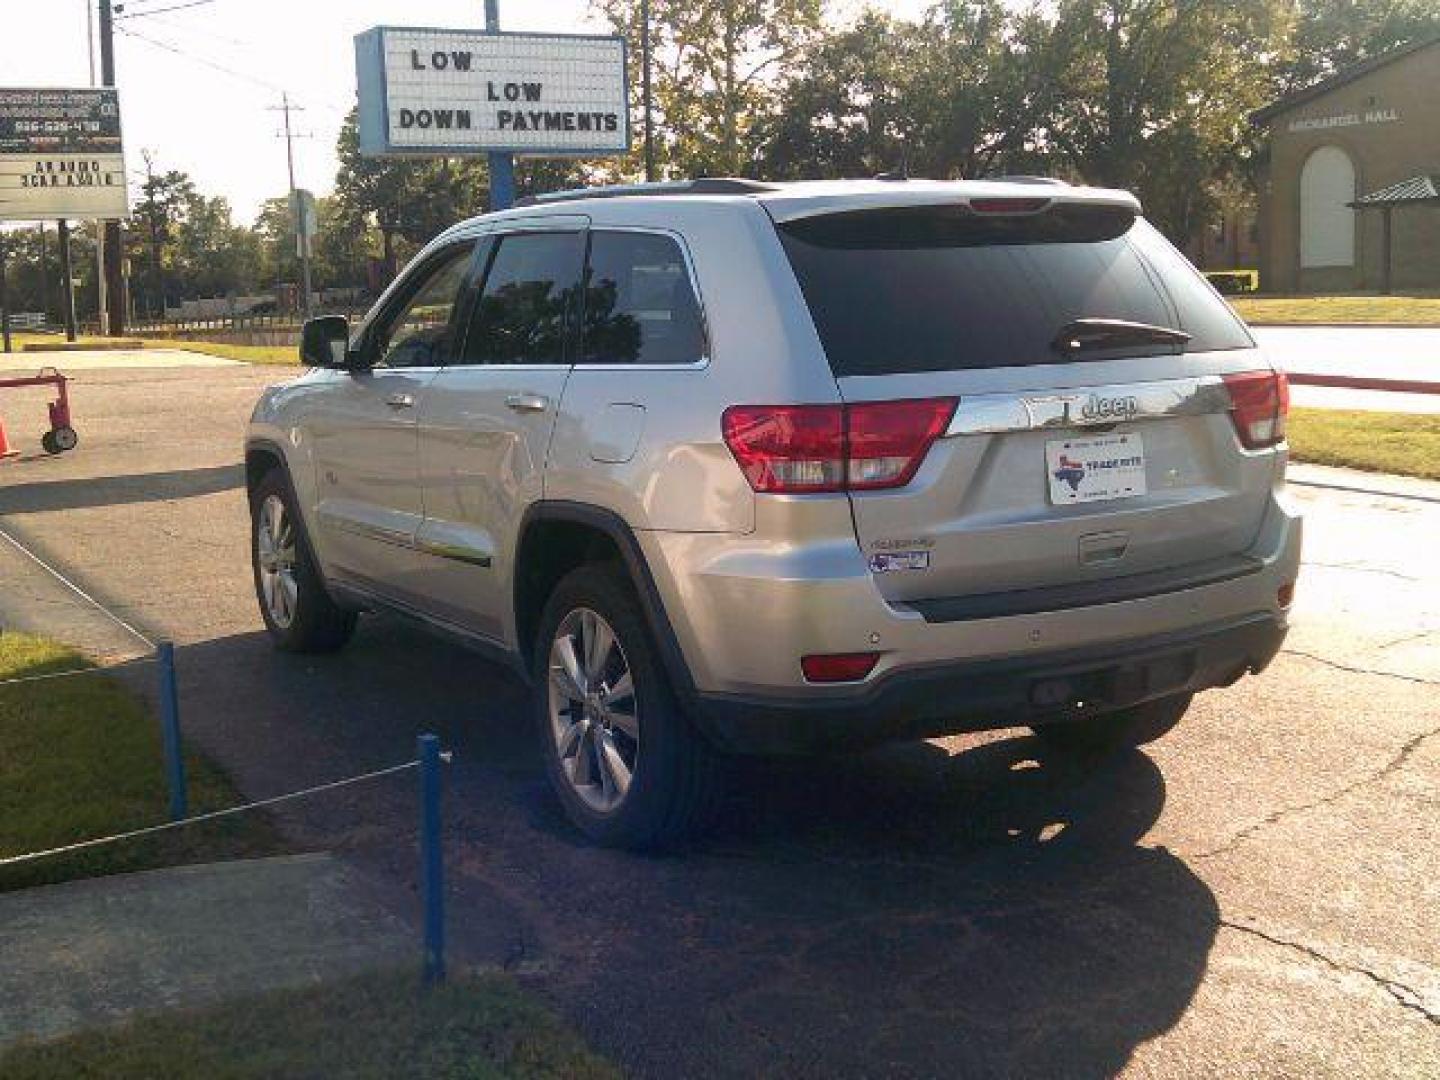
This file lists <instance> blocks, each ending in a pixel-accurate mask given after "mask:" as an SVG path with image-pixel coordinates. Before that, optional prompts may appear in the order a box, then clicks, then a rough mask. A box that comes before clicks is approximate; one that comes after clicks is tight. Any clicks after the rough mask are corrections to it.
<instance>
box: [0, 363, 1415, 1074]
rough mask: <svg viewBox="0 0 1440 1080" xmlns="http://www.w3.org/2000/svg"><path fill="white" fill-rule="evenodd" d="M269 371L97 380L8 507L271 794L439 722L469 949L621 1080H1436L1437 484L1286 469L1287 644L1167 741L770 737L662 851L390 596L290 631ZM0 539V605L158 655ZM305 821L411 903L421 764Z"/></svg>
mask: <svg viewBox="0 0 1440 1080" xmlns="http://www.w3.org/2000/svg"><path fill="white" fill-rule="evenodd" d="M280 377H283V372H277V371H274V370H269V371H266V370H262V369H254V368H248V367H225V368H207V369H194V370H166V371H160V370H132V371H85V372H80V373H79V375H78V377H77V380H76V383H75V386H74V393H75V408H76V415H77V427H78V428H79V430H80V433H81V446H80V449H79V450H78V451H77V452H76V453H74V454H72V455H69V456H66V457H63V458H58V459H45V458H41V457H39V456H38V454H30V453H27V454H26V455H25V456H24V457H22V459H21V460H19V461H18V462H11V463H9V464H5V465H0V527H3V528H4V529H5V530H6V531H7V532H10V533H12V534H13V535H14V536H15V537H16V538H17V539H18V540H20V541H21V542H22V543H24V544H25V545H26V546H27V547H29V548H30V549H32V550H34V551H36V552H38V553H39V554H40V555H42V556H43V557H45V558H46V559H48V560H50V561H51V562H52V563H53V564H55V565H57V566H59V567H60V568H61V569H63V570H64V571H65V572H66V573H67V574H69V575H70V576H71V577H72V578H73V579H74V580H75V581H76V582H77V583H78V584H80V585H81V586H82V587H83V588H85V589H86V590H88V591H90V592H91V593H92V594H94V595H95V596H96V597H97V598H99V599H100V600H101V601H103V602H104V603H106V604H107V605H109V606H110V607H111V608H112V609H113V610H114V611H115V612H116V613H117V614H119V615H120V616H121V617H122V618H124V619H125V620H127V621H130V622H133V623H134V624H135V625H136V626H138V627H139V628H141V629H142V630H143V631H144V632H145V633H146V634H148V635H150V636H152V637H161V636H169V637H173V638H174V639H175V640H176V641H177V643H178V646H179V649H178V659H179V670H180V677H181V692H182V710H183V718H184V724H185V729H186V733H187V737H190V738H193V739H196V740H197V741H199V742H200V743H201V744H202V745H203V746H204V747H205V748H206V749H207V750H209V751H210V752H211V753H212V754H213V755H214V756H216V757H217V758H219V759H220V760H221V761H222V762H223V763H224V764H225V765H226V766H227V767H228V768H229V769H230V770H231V771H232V773H233V774H234V776H235V777H236V779H237V781H238V783H239V784H240V786H241V788H242V789H243V790H244V791H245V792H246V794H247V795H249V796H251V797H255V798H259V797H265V796H268V795H273V794H276V793H279V792H282V791H286V790H291V789H294V788H297V787H300V786H303V785H307V784H311V783H317V782H321V781H325V780H329V779H333V778H337V777H340V776H344V775H349V774H353V773H355V772H359V771H362V770H365V769H369V768H373V767H376V766H379V765H385V764H389V763H391V762H393V761H396V760H400V759H403V758H405V757H407V756H409V754H410V752H411V749H412V747H413V744H414V737H415V734H416V733H417V732H419V731H423V730H433V731H437V732H438V733H439V734H440V735H441V736H442V739H443V740H444V742H445V743H446V745H447V746H452V747H453V748H454V749H455V751H456V763H455V765H454V766H453V767H452V769H451V770H450V774H449V780H450V784H449V792H448V797H447V807H446V810H447V816H446V831H447V859H448V871H449V886H450V890H449V891H450V901H451V902H450V909H449V910H450V921H451V934H452V940H453V942H454V956H455V959H457V960H459V961H461V962H464V963H470V964H475V965H483V966H497V967H504V968H508V969H510V970H513V971H515V972H516V973H517V974H518V975H519V977H520V978H522V979H523V980H524V981H525V982H526V983H527V984H528V985H530V986H532V987H534V988H536V989H537V990H538V991H539V992H541V993H542V994H544V995H545V996H547V997H548V998H549V999H550V1000H552V1001H553V1002H554V1003H555V1004H556V1005H557V1006H558V1007H559V1008H560V1009H561V1010H563V1011H564V1012H565V1013H566V1014H568V1015H569V1016H570V1017H571V1018H572V1019H574V1020H575V1022H576V1023H578V1024H579V1026H580V1027H581V1028H582V1030H583V1031H584V1032H585V1034H586V1035H587V1037H588V1038H589V1039H590V1040H591V1041H592V1042H593V1043H594V1044H595V1045H596V1047H597V1048H598V1049H600V1050H602V1051H603V1052H605V1053H607V1054H609V1055H611V1056H613V1057H614V1058H616V1059H617V1060H618V1061H620V1062H621V1063H622V1064H623V1065H624V1066H625V1067H626V1068H627V1069H628V1070H629V1071H630V1072H632V1073H634V1074H635V1075H638V1076H666V1077H671V1076H700V1075H706V1076H710V1075H724V1076H751V1075H757V1074H767V1075H783V1076H850V1075H856V1076H858V1075H865V1076H950V1075H957V1074H959V1075H1016V1074H1036V1073H1040V1074H1045V1075H1062V1076H1108V1075H1114V1074H1118V1073H1124V1074H1126V1075H1134V1076H1167V1077H1170V1076H1195V1077H1200V1076H1205V1077H1209V1076H1215V1075H1225V1076H1257V1077H1271V1076H1273V1077H1280V1076H1285V1077H1290V1076H1297V1075H1303V1076H1334V1077H1342V1076H1344V1077H1350V1076H1355V1075H1364V1076H1381V1075H1384V1076H1416V1077H1420V1076H1426V1077H1429V1076H1436V1075H1440V934H1437V933H1436V932H1435V925H1436V922H1437V915H1440V873H1437V870H1440V836H1437V829H1436V820H1437V817H1436V806H1437V798H1440V737H1437V733H1440V695H1437V694H1436V693H1435V692H1434V691H1433V690H1432V689H1431V686H1432V685H1434V684H1437V683H1440V647H1437V645H1440V566H1437V564H1436V560H1435V557H1434V545H1435V538H1436V537H1437V536H1440V499H1436V498H1435V496H1436V493H1437V492H1440V485H1428V486H1426V485H1406V484H1400V485H1396V486H1395V490H1397V491H1398V492H1399V493H1400V494H1405V493H1407V492H1408V493H1410V494H1412V495H1418V496H1420V497H1418V498H1408V499H1407V498H1400V497H1391V496H1376V495H1367V494H1362V493H1356V492H1346V491H1339V490H1335V488H1336V487H1346V486H1363V485H1364V484H1365V483H1366V482H1367V480H1366V478H1364V477H1361V476H1359V475H1358V474H1353V473H1343V472H1339V471H1337V470H1319V469H1313V468H1309V467H1306V468H1300V469H1297V470H1296V471H1295V473H1294V475H1295V477H1296V478H1297V479H1306V480H1311V481H1314V482H1315V483H1318V484H1326V485H1329V486H1327V487H1307V486H1300V485H1298V484H1297V485H1295V486H1293V487H1292V493H1293V495H1294V497H1295V498H1296V499H1297V500H1299V501H1301V502H1302V503H1303V504H1304V507H1305V510H1306V513H1307V523H1306V543H1307V550H1306V566H1305V570H1304V573H1303V575H1302V579H1301V583H1300V590H1299V599H1298V601H1297V607H1296V612H1295V618H1294V622H1295V627H1294V630H1293V631H1292V634H1291V636H1290V638H1289V640H1288V642H1287V646H1286V651H1285V652H1284V653H1283V654H1282V655H1281V656H1280V657H1279V658H1278V659H1277V660H1276V662H1275V664H1274V665H1273V666H1272V668H1271V669H1270V671H1268V672H1267V673H1266V674H1265V675H1264V676H1263V677H1261V678H1258V679H1246V680H1243V681H1242V682H1241V683H1239V684H1237V685H1236V686H1234V687H1232V688H1230V689H1228V690H1224V691H1216V692H1212V693H1209V694H1206V695H1203V696H1202V697H1201V698H1199V699H1198V700H1197V702H1196V705H1195V706H1194V708H1193V710H1192V712H1191V714H1190V716H1189V717H1188V718H1187V721H1186V722H1185V723H1184V724H1182V725H1181V727H1180V728H1179V729H1178V730H1177V731H1175V732H1174V733H1173V734H1172V735H1171V736H1169V737H1168V738H1166V739H1165V740H1163V741H1162V742H1160V743H1158V744H1156V745H1155V746H1153V747H1150V748H1147V750H1146V751H1145V752H1144V753H1133V754H1129V755H1126V756H1124V757H1122V758H1119V759H1117V760H1114V761H1112V762H1108V763H1104V764H1096V763H1084V762H1076V761H1070V760H1065V759H1061V758H1054V757H1050V756H1047V755H1046V753H1045V751H1044V750H1043V749H1042V748H1041V747H1039V746H1037V745H1036V744H1035V743H1034V742H1033V741H1032V740H1030V739H1028V738H1026V737H1024V735H1023V733H1020V732H1014V731H1009V732H996V733H991V734H987V735H983V736H967V737H959V738H954V739H945V740H936V741H933V742H928V743H920V744H915V745H909V746H895V747H889V748H885V749H881V750H878V751H875V752H873V753H870V754H867V755H864V756H860V757H841V758H834V759H825V760H820V761H799V762H797V761H779V762H763V761H755V762H745V763H743V764H740V765H738V766H737V767H736V768H735V769H734V770H733V772H734V775H733V776H732V778H731V784H730V795H729V798H728V801H727V804H726V809H725V814H724V817H723V820H722V822H721V825H720V827H719V829H718V831H717V833H716V834H715V835H714V836H713V837H712V838H710V839H708V840H707V841H706V842H705V843H703V844H700V845H697V846H696V847H695V848H694V849H693V850H690V851H687V852H684V853H681V854H677V855H672V856H669V857H665V858H638V857H635V856H631V855H626V854H620V853H616V852H609V851H600V850H596V849H593V848H589V847H586V846H585V845H583V844H582V843H581V842H580V841H579V839H578V838H577V837H576V835H575V834H574V833H573V832H572V831H571V830H570V829H569V828H568V826H567V825H566V824H565V823H564V821H563V819H562V818H561V816H560V814H559V811H558V809H557V808H556V807H555V805H554V804H553V802H552V800H551V798H550V796H549V794H548V792H547V790H546V788H545V786H544V781H543V777H542V776H541V775H540V772H539V768H538V762H537V760H536V757H535V755H534V753H533V752H532V750H531V748H530V744H529V740H528V735H527V734H526V732H525V730H524V724H523V721H522V719H521V715H520V713H521V708H522V702H523V698H522V694H521V690H520V687H519V686H518V685H517V684H516V683H515V682H514V680H512V679H510V678H509V677H507V676H506V675H504V674H503V673H502V672H500V671H498V670H497V669H495V668H493V667H490V666H488V665H486V664H485V663H483V662H482V661H480V660H478V659H476V658H474V657H472V656H470V655H468V654H466V653H463V652H461V651H459V650H457V649H455V648H453V647H452V646H450V645H448V644H443V643H439V642H435V641H433V640H431V639H429V638H427V637H425V636H423V635H421V634H420V633H418V632H416V631H414V630H412V629H409V628H407V627H404V626H400V625H397V624H394V623H392V622H389V621H386V620H380V619H370V620H366V621H365V622H364V624H363V629H362V631H361V633H360V634H359V635H358V636H357V638H356V641H355V642H354V644H353V645H352V647H351V648H350V649H348V650H347V651H346V652H344V653H342V654H340V655H338V656H335V657H327V658H305V657H289V656H282V655H280V654H277V653H275V652H273V651H272V650H271V649H270V647H269V646H268V644H267V642H266V641H265V640H264V639H263V637H262V635H261V633H260V624H259V619H258V616H257V614H256V611H255V607H254V600H253V597H252V596H251V594H250V583H249V570H248V564H247V561H246V521H245V506H244V498H243V492H242V491H241V489H240V487H239V486H238V485H239V483H240V476H239V472H238V470H237V468H236V465H237V462H238V458H239V447H240V439H241V434H242V431H243V427H244V420H245V416H246V414H247V412H248V408H249V405H250V403H251V402H252V401H253V400H254V397H255V395H256V393H257V392H258V390H259V388H260V387H261V386H262V385H263V384H264V383H266V382H269V381H273V380H275V379H277V378H280ZM39 400H40V399H38V398H37V404H36V406H35V407H36V408H39V405H38V401H39ZM24 407H25V405H24V403H23V402H21V401H16V402H14V403H13V405H12V402H11V401H10V400H8V399H7V403H6V408H7V412H6V418H7V421H9V427H10V431H11V434H12V437H14V438H18V437H20V436H23V433H24V431H25V428H24V426H23V425H22V424H19V423H17V422H16V415H17V413H18V412H19V411H20V410H21V409H23V408H24ZM7 549H8V545H5V544H0V622H3V623H4V624H5V625H10V626H20V627H37V628H40V629H44V630H45V631H47V632H50V633H55V634H59V635H60V636H68V637H69V638H71V640H75V641H77V642H79V643H80V644H82V645H84V646H85V647H86V648H88V649H90V650H92V651H93V652H95V653H97V654H99V655H101V656H104V657H107V658H110V659H116V660H118V659H124V658H125V657H127V656H133V655H136V651H137V647H136V643H135V641H134V640H133V639H127V638H126V636H125V635H124V633H123V632H122V631H120V630H119V629H118V628H117V627H116V626H115V625H114V624H113V623H110V622H108V621H107V620H105V619H104V618H103V617H100V616H97V615H96V613H95V612H93V610H90V611H87V610H86V609H85V606H84V605H83V603H81V602H80V601H79V600H78V598H76V597H74V596H73V595H72V594H66V593H64V592H63V590H58V587H57V586H56V585H55V583H54V582H53V581H51V580H48V579H47V578H46V576H45V575H44V574H43V572H41V571H39V570H38V568H36V567H34V566H33V565H32V564H27V562H26V560H24V559H23V558H21V557H19V556H18V555H17V553H15V552H14V551H13V550H7ZM146 670H147V669H146V668H144V667H140V668H135V669H127V671H126V674H125V677H126V678H128V679H131V680H133V681H134V682H135V684H136V685H137V687H139V688H140V689H142V690H148V686H147V676H146V674H145V673H146ZM281 820H282V823H283V824H284V825H285V826H286V827H287V828H288V829H289V830H291V831H292V833H293V834H294V835H295V836H296V837H297V838H298V840H299V841H300V842H301V843H302V844H305V845H308V846H314V847H319V848H327V849H332V850H335V851H337V852H339V853H340V854H341V855H342V856H343V857H344V858H346V859H347V860H348V861H349V862H350V863H351V864H352V865H353V866H354V867H355V868H356V870H357V872H360V873H362V874H364V875H365V876H366V878H367V880H369V881H371V882H372V883H373V884H375V886H376V887H377V889H378V890H379V891H380V892H381V894H382V895H384V896H386V897H388V899H389V901H390V903H391V904H392V905H393V907H394V910H395V912H396V913H397V914H399V915H401V916H402V917H405V918H407V919H411V920H412V921H413V919H414V916H415V914H416V911H415V908H416V901H415V895H414V889H415V875H414V871H415V861H416V860H415V856H414V849H413V840H414V834H413V821H414V795H413V792H412V791H411V789H410V786H409V785H408V784H405V783H393V782H388V781H387V782H384V783H379V784H376V785H375V786H373V787H366V788H364V789H349V790H345V791H343V792H338V793H336V794H334V795H332V796H328V797H326V798H325V799H324V800H323V801H317V802H313V803H309V804H306V805H302V806H297V807H293V808H291V809H289V810H287V811H286V812H285V814H284V815H283V816H282V818H281Z"/></svg>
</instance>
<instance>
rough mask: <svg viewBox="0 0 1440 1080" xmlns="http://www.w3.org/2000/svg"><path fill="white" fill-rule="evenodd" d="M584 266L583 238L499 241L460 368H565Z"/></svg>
mask: <svg viewBox="0 0 1440 1080" xmlns="http://www.w3.org/2000/svg"><path fill="white" fill-rule="evenodd" d="M584 260H585V235H584V234H583V233H579V232H537V233H515V234H512V235H509V236H504V237H501V238H500V240H499V246H498V248H497V249H496V251H495V254H494V255H493V257H492V258H491V260H490V272H489V273H488V274H486V276H485V287H484V289H483V290H482V292H481V294H480V299H479V301H478V302H477V303H476V305H475V313H474V315H472V316H471V319H470V332H469V334H467V335H466V339H465V363H467V364H563V363H565V362H566V356H565V352H566V349H565V339H566V334H567V327H568V326H569V325H570V320H571V318H572V316H573V315H574V313H575V309H576V306H577V304H578V297H579V292H580V269H581V265H582V264H583V262H584Z"/></svg>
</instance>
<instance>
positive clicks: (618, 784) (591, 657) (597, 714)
mask: <svg viewBox="0 0 1440 1080" xmlns="http://www.w3.org/2000/svg"><path fill="white" fill-rule="evenodd" d="M548 684H549V685H548V689H547V693H548V695H549V705H550V735H551V738H552V739H553V740H554V746H555V753H556V754H557V755H558V757H559V763H560V771H561V773H562V774H563V775H564V777H565V778H566V780H567V781H568V782H569V784H570V787H571V789H572V790H573V791H574V792H575V794H576V795H578V796H579V797H580V798H581V799H582V800H583V801H584V803H585V804H586V805H587V806H589V807H590V808H591V809H592V810H595V811H597V812H598V813H602V814H608V813H611V812H612V811H614V810H615V809H616V808H617V807H619V806H620V804H621V803H622V802H624V801H625V796H626V795H627V794H628V792H629V790H630V784H631V781H632V780H633V779H634V776H635V767H636V763H637V761H638V758H639V754H640V717H639V711H638V707H637V702H636V699H635V687H634V684H633V681H632V679H631V673H630V664H629V661H628V660H626V658H625V651H624V650H623V649H622V648H621V647H620V642H619V641H618V640H617V639H616V636H615V631H614V628H612V627H611V625H610V624H609V623H608V622H606V621H605V619H604V617H602V616H601V615H600V614H599V613H597V612H595V611H591V610H590V609H589V608H577V609H575V610H574V611H571V612H570V613H569V614H568V615H566V616H565V618H564V619H563V620H561V622H560V625H559V627H558V628H557V629H556V631H555V637H554V640H553V641H552V642H551V645H550V675H549V680H548Z"/></svg>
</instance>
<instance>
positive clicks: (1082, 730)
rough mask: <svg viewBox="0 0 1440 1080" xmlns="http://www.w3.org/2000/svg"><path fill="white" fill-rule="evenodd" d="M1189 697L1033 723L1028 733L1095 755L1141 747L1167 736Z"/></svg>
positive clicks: (1182, 714)
mask: <svg viewBox="0 0 1440 1080" xmlns="http://www.w3.org/2000/svg"><path fill="white" fill-rule="evenodd" d="M1191 697H1192V695H1190V694H1176V695H1174V696H1173V697H1164V698H1157V699H1155V700H1154V701H1146V702H1143V703H1141V704H1139V705H1132V706H1131V707H1130V708H1128V709H1119V710H1117V711H1116V712H1110V713H1101V714H1099V715H1098V716H1087V717H1085V718H1084V719H1083V720H1068V721H1063V720H1062V721H1060V722H1058V723H1053V724H1036V725H1035V726H1034V727H1032V728H1031V729H1030V730H1031V731H1033V732H1035V734H1036V735H1038V736H1039V737H1040V738H1042V739H1044V740H1045V741H1046V742H1047V743H1049V744H1050V745H1052V746H1055V747H1057V748H1059V749H1061V750H1066V751H1071V752H1077V753H1098V752H1105V751H1114V750H1126V749H1130V748H1132V747H1136V746H1144V745H1145V744H1146V743H1149V742H1154V741H1155V740H1156V739H1158V738H1160V737H1161V736H1163V735H1166V734H1167V733H1169V731H1170V729H1171V728H1173V727H1174V726H1175V725H1176V724H1178V723H1180V720H1181V718H1182V717H1183V716H1184V715H1185V710H1186V709H1188V708H1189V707H1190V699H1191Z"/></svg>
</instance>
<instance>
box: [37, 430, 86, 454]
mask: <svg viewBox="0 0 1440 1080" xmlns="http://www.w3.org/2000/svg"><path fill="white" fill-rule="evenodd" d="M79 444H80V436H79V435H77V434H75V429H74V428H72V427H57V428H52V429H50V430H49V431H47V432H46V433H45V434H44V436H42V437H41V439H40V445H41V446H43V447H44V448H45V452H46V453H47V454H63V453H65V452H66V451H67V450H74V449H75V447H76V446H78V445H79Z"/></svg>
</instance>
